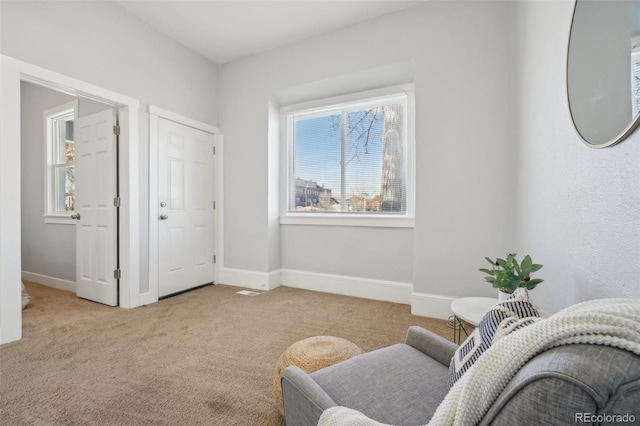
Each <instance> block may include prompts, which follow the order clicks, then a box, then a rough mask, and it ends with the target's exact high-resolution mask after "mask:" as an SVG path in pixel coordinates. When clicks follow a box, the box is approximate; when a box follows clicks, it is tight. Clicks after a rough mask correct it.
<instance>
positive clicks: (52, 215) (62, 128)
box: [44, 102, 77, 222]
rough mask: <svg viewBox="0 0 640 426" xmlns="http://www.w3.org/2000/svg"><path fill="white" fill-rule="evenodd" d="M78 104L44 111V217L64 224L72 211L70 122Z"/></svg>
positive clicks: (72, 145)
mask: <svg viewBox="0 0 640 426" xmlns="http://www.w3.org/2000/svg"><path fill="white" fill-rule="evenodd" d="M76 111H77V103H76V102H72V103H69V104H65V105H61V106H59V107H56V108H53V109H50V110H47V111H45V112H44V125H45V144H46V172H45V176H46V191H45V218H46V219H47V221H48V222H59V221H60V220H62V222H65V221H67V220H68V219H69V216H70V214H71V212H73V211H74V210H75V166H74V159H75V150H74V144H73V122H74V119H75V118H76Z"/></svg>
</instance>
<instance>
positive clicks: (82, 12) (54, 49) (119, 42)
mask: <svg viewBox="0 0 640 426" xmlns="http://www.w3.org/2000/svg"><path fill="white" fill-rule="evenodd" d="M0 8H1V9H2V11H1V14H0V18H1V22H0V29H1V33H0V40H1V45H0V52H1V53H2V54H4V55H7V56H11V57H14V58H17V59H20V60H22V61H25V62H28V63H31V64H34V65H38V66H41V67H44V68H47V69H50V70H52V71H56V72H59V73H61V74H65V75H68V76H70V77H73V78H76V79H79V80H83V81H86V82H88V83H91V84H94V85H96V86H99V87H103V88H105V89H109V90H112V91H115V92H118V93H122V94H125V95H128V96H131V97H135V98H137V99H139V100H140V101H141V111H140V135H139V138H140V139H139V140H140V152H139V158H140V169H139V173H140V177H141V179H140V192H139V193H140V207H139V208H140V214H141V216H140V224H139V226H140V230H139V231H140V236H141V241H140V265H139V267H140V271H141V277H140V282H141V287H142V291H143V292H144V291H145V288H146V286H148V277H147V270H148V244H147V241H148V226H149V224H148V179H147V176H148V140H149V139H148V132H149V129H148V115H147V113H146V104H153V105H155V106H157V107H160V108H163V109H166V110H168V111H172V112H176V113H178V114H181V115H183V116H186V117H189V118H193V119H195V120H199V121H202V122H205V123H210V124H213V125H216V124H217V114H218V108H217V106H218V103H217V75H218V70H217V65H215V64H213V63H211V62H210V61H208V60H206V59H205V58H203V57H201V56H199V55H197V54H195V53H193V52H191V51H189V50H187V49H186V48H184V47H183V46H181V45H180V44H178V43H177V42H175V41H172V40H170V39H168V38H167V37H165V36H163V35H161V34H160V33H159V32H157V31H156V30H154V29H152V28H151V27H149V26H148V25H146V24H144V23H143V22H141V21H140V20H138V19H137V18H135V17H133V16H132V15H130V14H129V13H128V12H126V11H125V10H124V9H123V8H122V7H120V6H118V5H117V4H116V3H115V2H112V1H91V2H77V1H56V2H48V1H33V2H31V1H30V2H23V1H2V2H0Z"/></svg>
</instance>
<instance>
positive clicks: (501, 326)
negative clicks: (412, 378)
mask: <svg viewBox="0 0 640 426" xmlns="http://www.w3.org/2000/svg"><path fill="white" fill-rule="evenodd" d="M539 317H540V312H539V311H538V309H537V308H536V306H535V305H534V304H533V303H531V302H530V301H529V293H528V292H527V289H526V288H519V289H517V290H516V291H515V292H514V293H513V294H512V295H511V297H509V298H508V299H507V300H504V301H502V302H500V303H497V304H496V306H494V307H493V308H491V309H490V310H489V311H488V312H487V313H486V314H485V315H484V317H483V318H482V319H481V320H480V323H478V326H477V327H476V329H475V330H474V331H473V332H472V333H471V334H469V337H467V339H466V340H465V341H464V342H463V343H462V345H460V347H459V348H458V349H457V350H456V352H455V354H454V355H453V358H451V363H450V365H449V376H448V381H447V384H448V385H449V388H451V387H452V386H453V385H454V384H455V383H456V382H457V381H458V379H460V377H462V375H463V374H464V373H465V372H466V371H467V370H469V369H470V368H471V366H473V363H474V362H475V361H476V360H477V359H478V358H479V357H480V355H482V354H483V353H484V352H485V351H486V350H487V349H489V347H491V344H492V343H493V342H494V341H495V340H496V339H497V338H501V337H504V336H505V335H507V334H509V333H511V332H513V331H515V330H518V329H520V328H522V327H524V326H526V325H529V324H531V323H532V322H534V321H535V319H536V318H539Z"/></svg>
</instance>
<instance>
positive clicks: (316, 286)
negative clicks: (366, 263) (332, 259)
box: [282, 269, 413, 304]
mask: <svg viewBox="0 0 640 426" xmlns="http://www.w3.org/2000/svg"><path fill="white" fill-rule="evenodd" d="M282 285H285V286H287V287H294V288H301V289H304V290H313V291H321V292H324V293H334V294H342V295H345V296H354V297H361V298H364V299H374V300H383V301H385V302H394V303H404V304H409V303H411V291H412V290H413V285H412V284H409V283H403V282H398V281H384V280H374V279H370V278H360V277H349V276H345V275H331V274H321V273H317V272H308V271H298V270H293V269H283V270H282Z"/></svg>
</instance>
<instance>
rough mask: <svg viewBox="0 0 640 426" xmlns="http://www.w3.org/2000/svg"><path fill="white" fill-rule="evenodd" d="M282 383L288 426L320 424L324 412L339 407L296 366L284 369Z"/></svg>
mask: <svg viewBox="0 0 640 426" xmlns="http://www.w3.org/2000/svg"><path fill="white" fill-rule="evenodd" d="M280 383H281V384H282V401H283V403H284V417H285V420H286V424H287V426H296V425H300V426H306V425H312V424H313V425H315V424H318V420H320V416H321V415H322V412H323V411H324V410H326V409H327V408H330V407H335V406H337V405H338V404H336V403H335V402H334V401H333V399H331V397H330V396H329V395H327V393H326V392H325V391H324V390H323V389H322V388H321V387H320V385H318V384H317V383H316V382H315V381H314V380H313V379H312V378H311V376H309V375H308V374H307V373H305V372H304V371H302V370H301V369H300V368H298V367H296V366H289V367H287V368H285V369H284V371H283V372H282V376H281V379H280Z"/></svg>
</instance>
